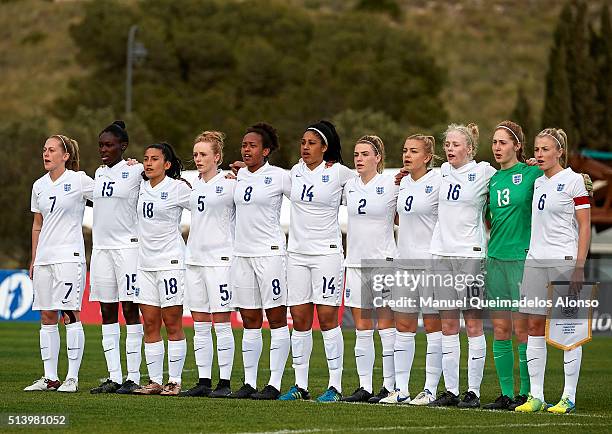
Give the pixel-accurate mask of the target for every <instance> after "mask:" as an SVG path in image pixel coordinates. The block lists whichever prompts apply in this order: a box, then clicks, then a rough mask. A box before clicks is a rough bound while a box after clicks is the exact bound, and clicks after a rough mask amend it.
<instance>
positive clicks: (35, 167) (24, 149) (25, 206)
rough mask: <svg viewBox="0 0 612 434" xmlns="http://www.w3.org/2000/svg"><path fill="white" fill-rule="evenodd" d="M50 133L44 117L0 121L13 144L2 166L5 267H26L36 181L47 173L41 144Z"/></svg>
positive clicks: (0, 242) (0, 130) (0, 246)
mask: <svg viewBox="0 0 612 434" xmlns="http://www.w3.org/2000/svg"><path fill="white" fill-rule="evenodd" d="M47 135H48V125H47V122H46V120H45V119H44V118H38V117H34V118H27V119H23V120H21V121H14V122H11V123H3V124H0V137H2V139H3V140H4V141H5V143H6V144H7V145H9V146H10V151H11V161H10V164H5V165H4V167H3V169H2V170H3V176H2V177H1V178H0V183H1V184H0V188H1V189H2V197H3V199H4V204H5V206H4V207H2V210H1V211H0V215H1V219H2V225H0V252H2V253H0V261H1V262H2V263H3V264H4V266H5V267H22V268H27V267H28V265H29V261H30V255H31V237H30V234H31V229H32V213H31V212H30V197H31V192H32V184H33V182H34V180H36V179H38V178H40V177H41V176H43V175H44V173H45V172H44V168H43V163H42V147H43V144H44V143H45V140H46V138H47Z"/></svg>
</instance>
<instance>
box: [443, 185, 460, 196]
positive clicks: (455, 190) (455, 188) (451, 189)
mask: <svg viewBox="0 0 612 434" xmlns="http://www.w3.org/2000/svg"><path fill="white" fill-rule="evenodd" d="M460 191H461V185H460V184H456V185H455V184H449V185H448V193H447V194H446V200H451V199H452V200H457V199H459V192H460Z"/></svg>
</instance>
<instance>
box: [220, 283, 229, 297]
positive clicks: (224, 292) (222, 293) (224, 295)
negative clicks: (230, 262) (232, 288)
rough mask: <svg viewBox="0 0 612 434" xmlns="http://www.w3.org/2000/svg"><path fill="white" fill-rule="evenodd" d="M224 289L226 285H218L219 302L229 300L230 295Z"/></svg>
mask: <svg viewBox="0 0 612 434" xmlns="http://www.w3.org/2000/svg"><path fill="white" fill-rule="evenodd" d="M226 288H227V283H224V284H222V285H219V292H221V301H227V300H229V299H230V293H229V291H228V290H227V289H226Z"/></svg>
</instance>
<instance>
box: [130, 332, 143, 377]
mask: <svg viewBox="0 0 612 434" xmlns="http://www.w3.org/2000/svg"><path fill="white" fill-rule="evenodd" d="M125 328H126V329H127V336H126V338H125V356H126V357H125V358H126V360H127V371H128V374H127V380H132V381H133V382H134V383H136V384H140V363H141V362H142V337H143V335H144V332H143V329H142V324H128V325H127V326H125Z"/></svg>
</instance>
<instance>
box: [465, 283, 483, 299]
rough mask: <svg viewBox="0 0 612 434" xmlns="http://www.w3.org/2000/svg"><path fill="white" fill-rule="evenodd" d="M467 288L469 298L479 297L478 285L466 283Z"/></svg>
mask: <svg viewBox="0 0 612 434" xmlns="http://www.w3.org/2000/svg"><path fill="white" fill-rule="evenodd" d="M467 290H468V296H469V297H470V298H480V286H478V285H468V287H467Z"/></svg>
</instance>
